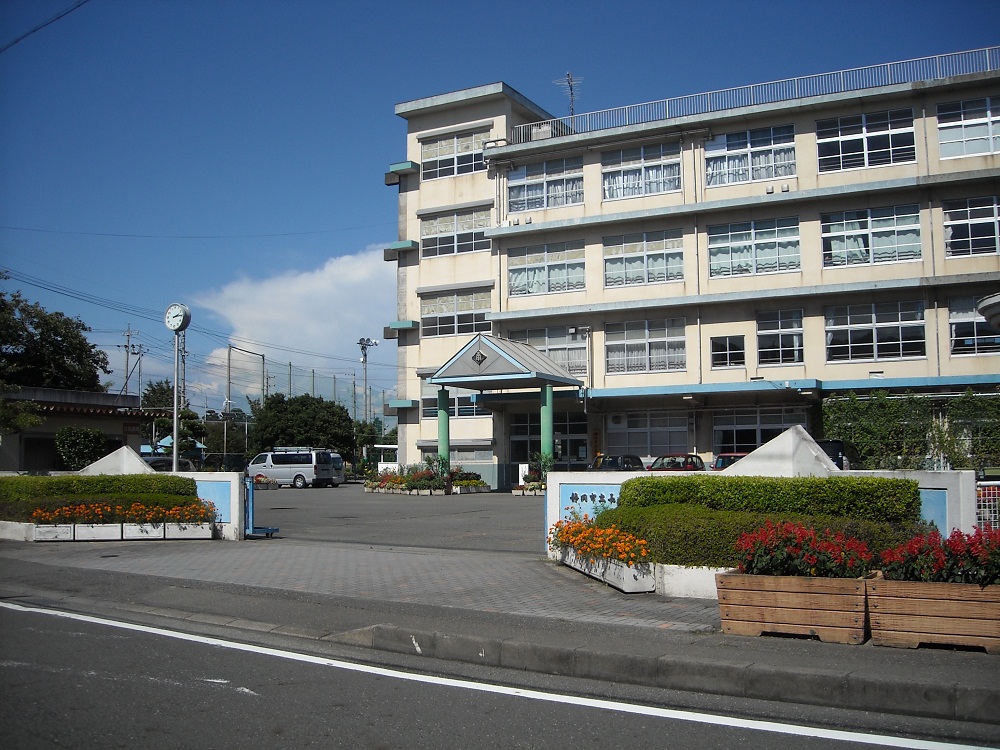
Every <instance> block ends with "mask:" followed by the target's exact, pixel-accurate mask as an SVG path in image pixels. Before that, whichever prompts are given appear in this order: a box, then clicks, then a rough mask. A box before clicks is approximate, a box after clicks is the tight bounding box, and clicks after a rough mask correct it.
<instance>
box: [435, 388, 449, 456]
mask: <svg viewBox="0 0 1000 750" xmlns="http://www.w3.org/2000/svg"><path fill="white" fill-rule="evenodd" d="M449 401H450V399H449V398H448V389H447V388H445V387H444V386H441V388H440V390H438V456H440V457H441V458H442V459H444V460H445V461H451V458H450V457H451V435H450V433H449V431H448V429H449V428H448V402H449Z"/></svg>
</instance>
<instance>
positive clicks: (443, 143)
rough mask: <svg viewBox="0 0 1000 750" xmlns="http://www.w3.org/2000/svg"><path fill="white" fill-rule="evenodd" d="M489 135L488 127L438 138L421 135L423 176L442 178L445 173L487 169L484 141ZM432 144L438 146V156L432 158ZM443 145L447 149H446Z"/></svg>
mask: <svg viewBox="0 0 1000 750" xmlns="http://www.w3.org/2000/svg"><path fill="white" fill-rule="evenodd" d="M489 139H490V131H489V130H468V131H464V132H461V133H452V134H450V135H442V136H440V137H436V138H424V139H421V140H420V179H421V180H439V179H443V178H445V177H455V176H458V175H464V174H472V173H473V172H484V171H486V160H485V159H484V157H483V145H484V144H485V143H486V141H488V140H489ZM431 144H434V145H435V146H436V152H437V153H436V157H437V158H430V156H431ZM470 147H471V148H470ZM442 149H444V151H443V152H442ZM463 149H464V150H463Z"/></svg>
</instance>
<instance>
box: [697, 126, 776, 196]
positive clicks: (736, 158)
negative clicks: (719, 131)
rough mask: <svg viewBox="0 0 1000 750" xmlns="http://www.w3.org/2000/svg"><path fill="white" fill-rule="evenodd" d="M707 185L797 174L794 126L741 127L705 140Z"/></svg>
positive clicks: (769, 178)
mask: <svg viewBox="0 0 1000 750" xmlns="http://www.w3.org/2000/svg"><path fill="white" fill-rule="evenodd" d="M705 173H706V177H705V179H706V182H707V184H708V187H714V186H716V185H730V184H732V183H734V182H757V181H758V180H772V179H779V178H782V177H793V176H794V175H795V127H794V126H792V125H782V126H781V127H777V128H759V129H757V130H741V131H740V132H738V133H727V134H726V135H720V136H718V137H716V138H713V139H712V140H710V141H708V142H707V143H706V144H705Z"/></svg>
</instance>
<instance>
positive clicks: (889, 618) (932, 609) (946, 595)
mask: <svg viewBox="0 0 1000 750" xmlns="http://www.w3.org/2000/svg"><path fill="white" fill-rule="evenodd" d="M867 583H868V609H869V612H870V616H871V626H872V643H874V644H875V645H877V646H900V647H903V648H916V647H917V646H919V645H920V644H921V643H941V644H947V645H952V646H977V647H980V648H985V649H986V651H988V652H989V653H991V654H1000V584H994V585H992V586H987V587H986V588H985V589H983V588H980V587H979V586H976V585H974V584H968V583H925V582H922V581H887V580H885V579H884V578H881V577H880V578H874V579H872V580H869V581H868V582H867Z"/></svg>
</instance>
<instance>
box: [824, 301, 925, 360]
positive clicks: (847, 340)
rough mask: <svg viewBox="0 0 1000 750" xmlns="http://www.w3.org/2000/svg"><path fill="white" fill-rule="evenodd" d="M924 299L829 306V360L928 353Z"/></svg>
mask: <svg viewBox="0 0 1000 750" xmlns="http://www.w3.org/2000/svg"><path fill="white" fill-rule="evenodd" d="M926 353H927V352H926V341H925V336H924V303H923V302H882V303H875V304H871V305H842V306H837V307H828V308H827V309H826V360H827V362H858V361H878V360H882V359H910V358H915V357H924V356H926Z"/></svg>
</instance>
